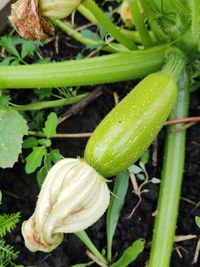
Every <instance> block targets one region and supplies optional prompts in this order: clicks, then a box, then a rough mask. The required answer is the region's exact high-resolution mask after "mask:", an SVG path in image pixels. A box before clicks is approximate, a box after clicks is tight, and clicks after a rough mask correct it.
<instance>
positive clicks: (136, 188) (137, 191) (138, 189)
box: [124, 169, 150, 219]
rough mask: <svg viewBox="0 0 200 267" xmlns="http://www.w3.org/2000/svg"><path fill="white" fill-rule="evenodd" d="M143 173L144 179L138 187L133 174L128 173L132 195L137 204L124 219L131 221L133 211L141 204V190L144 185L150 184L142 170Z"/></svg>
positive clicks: (146, 174)
mask: <svg viewBox="0 0 200 267" xmlns="http://www.w3.org/2000/svg"><path fill="white" fill-rule="evenodd" d="M143 172H144V176H145V179H144V181H143V183H142V184H141V185H140V186H138V183H137V180H136V177H135V174H134V173H133V172H129V176H130V179H131V182H132V186H133V191H134V194H135V195H136V196H137V197H138V202H137V203H136V205H135V207H134V208H133V209H132V211H131V213H130V214H129V215H127V216H124V218H125V219H131V218H132V216H133V214H134V213H135V211H136V210H137V209H138V207H139V206H140V204H141V203H142V197H141V194H142V189H143V187H144V186H145V185H146V184H148V183H149V182H150V181H149V176H148V173H147V172H146V170H145V169H144V170H143Z"/></svg>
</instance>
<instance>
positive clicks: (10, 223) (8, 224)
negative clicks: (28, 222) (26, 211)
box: [0, 212, 21, 238]
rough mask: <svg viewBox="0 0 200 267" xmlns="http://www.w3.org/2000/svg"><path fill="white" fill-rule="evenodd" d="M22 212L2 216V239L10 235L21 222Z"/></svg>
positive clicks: (0, 221) (0, 226) (0, 228)
mask: <svg viewBox="0 0 200 267" xmlns="http://www.w3.org/2000/svg"><path fill="white" fill-rule="evenodd" d="M20 217H21V215H20V212H17V213H12V214H3V215H0V238H2V237H3V236H5V235H6V234H7V233H10V232H11V231H12V230H13V229H14V228H15V226H16V224H17V223H18V222H19V219H20Z"/></svg>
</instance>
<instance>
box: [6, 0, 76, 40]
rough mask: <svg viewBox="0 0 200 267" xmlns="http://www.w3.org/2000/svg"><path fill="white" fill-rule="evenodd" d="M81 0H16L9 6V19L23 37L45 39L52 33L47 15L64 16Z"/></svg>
mask: <svg viewBox="0 0 200 267" xmlns="http://www.w3.org/2000/svg"><path fill="white" fill-rule="evenodd" d="M80 2H81V0H18V1H16V3H14V4H13V5H12V6H11V15H10V21H11V23H12V24H13V26H14V27H15V29H16V31H17V32H18V33H19V35H21V36H22V37H23V38H25V39H29V40H45V39H47V38H48V36H49V35H53V34H54V27H53V25H52V24H51V23H50V22H49V20H48V19H47V17H55V18H64V17H67V16H68V15H69V14H71V13H72V12H73V10H74V9H75V8H76V7H77V6H78V5H79V4H80Z"/></svg>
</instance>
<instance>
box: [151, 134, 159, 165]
mask: <svg viewBox="0 0 200 267" xmlns="http://www.w3.org/2000/svg"><path fill="white" fill-rule="evenodd" d="M152 146H153V153H152V165H153V166H154V167H156V166H157V162H158V138H156V139H155V140H154V141H153V144H152Z"/></svg>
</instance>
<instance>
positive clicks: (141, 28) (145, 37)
mask: <svg viewBox="0 0 200 267" xmlns="http://www.w3.org/2000/svg"><path fill="white" fill-rule="evenodd" d="M129 5H130V9H131V13H132V16H133V19H134V23H135V26H136V29H137V30H138V32H139V34H140V37H141V40H142V44H143V45H144V47H145V48H147V47H150V46H152V40H151V37H150V35H149V31H148V30H147V28H146V25H145V23H144V20H143V17H142V15H141V10H140V7H139V2H138V0H129Z"/></svg>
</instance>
